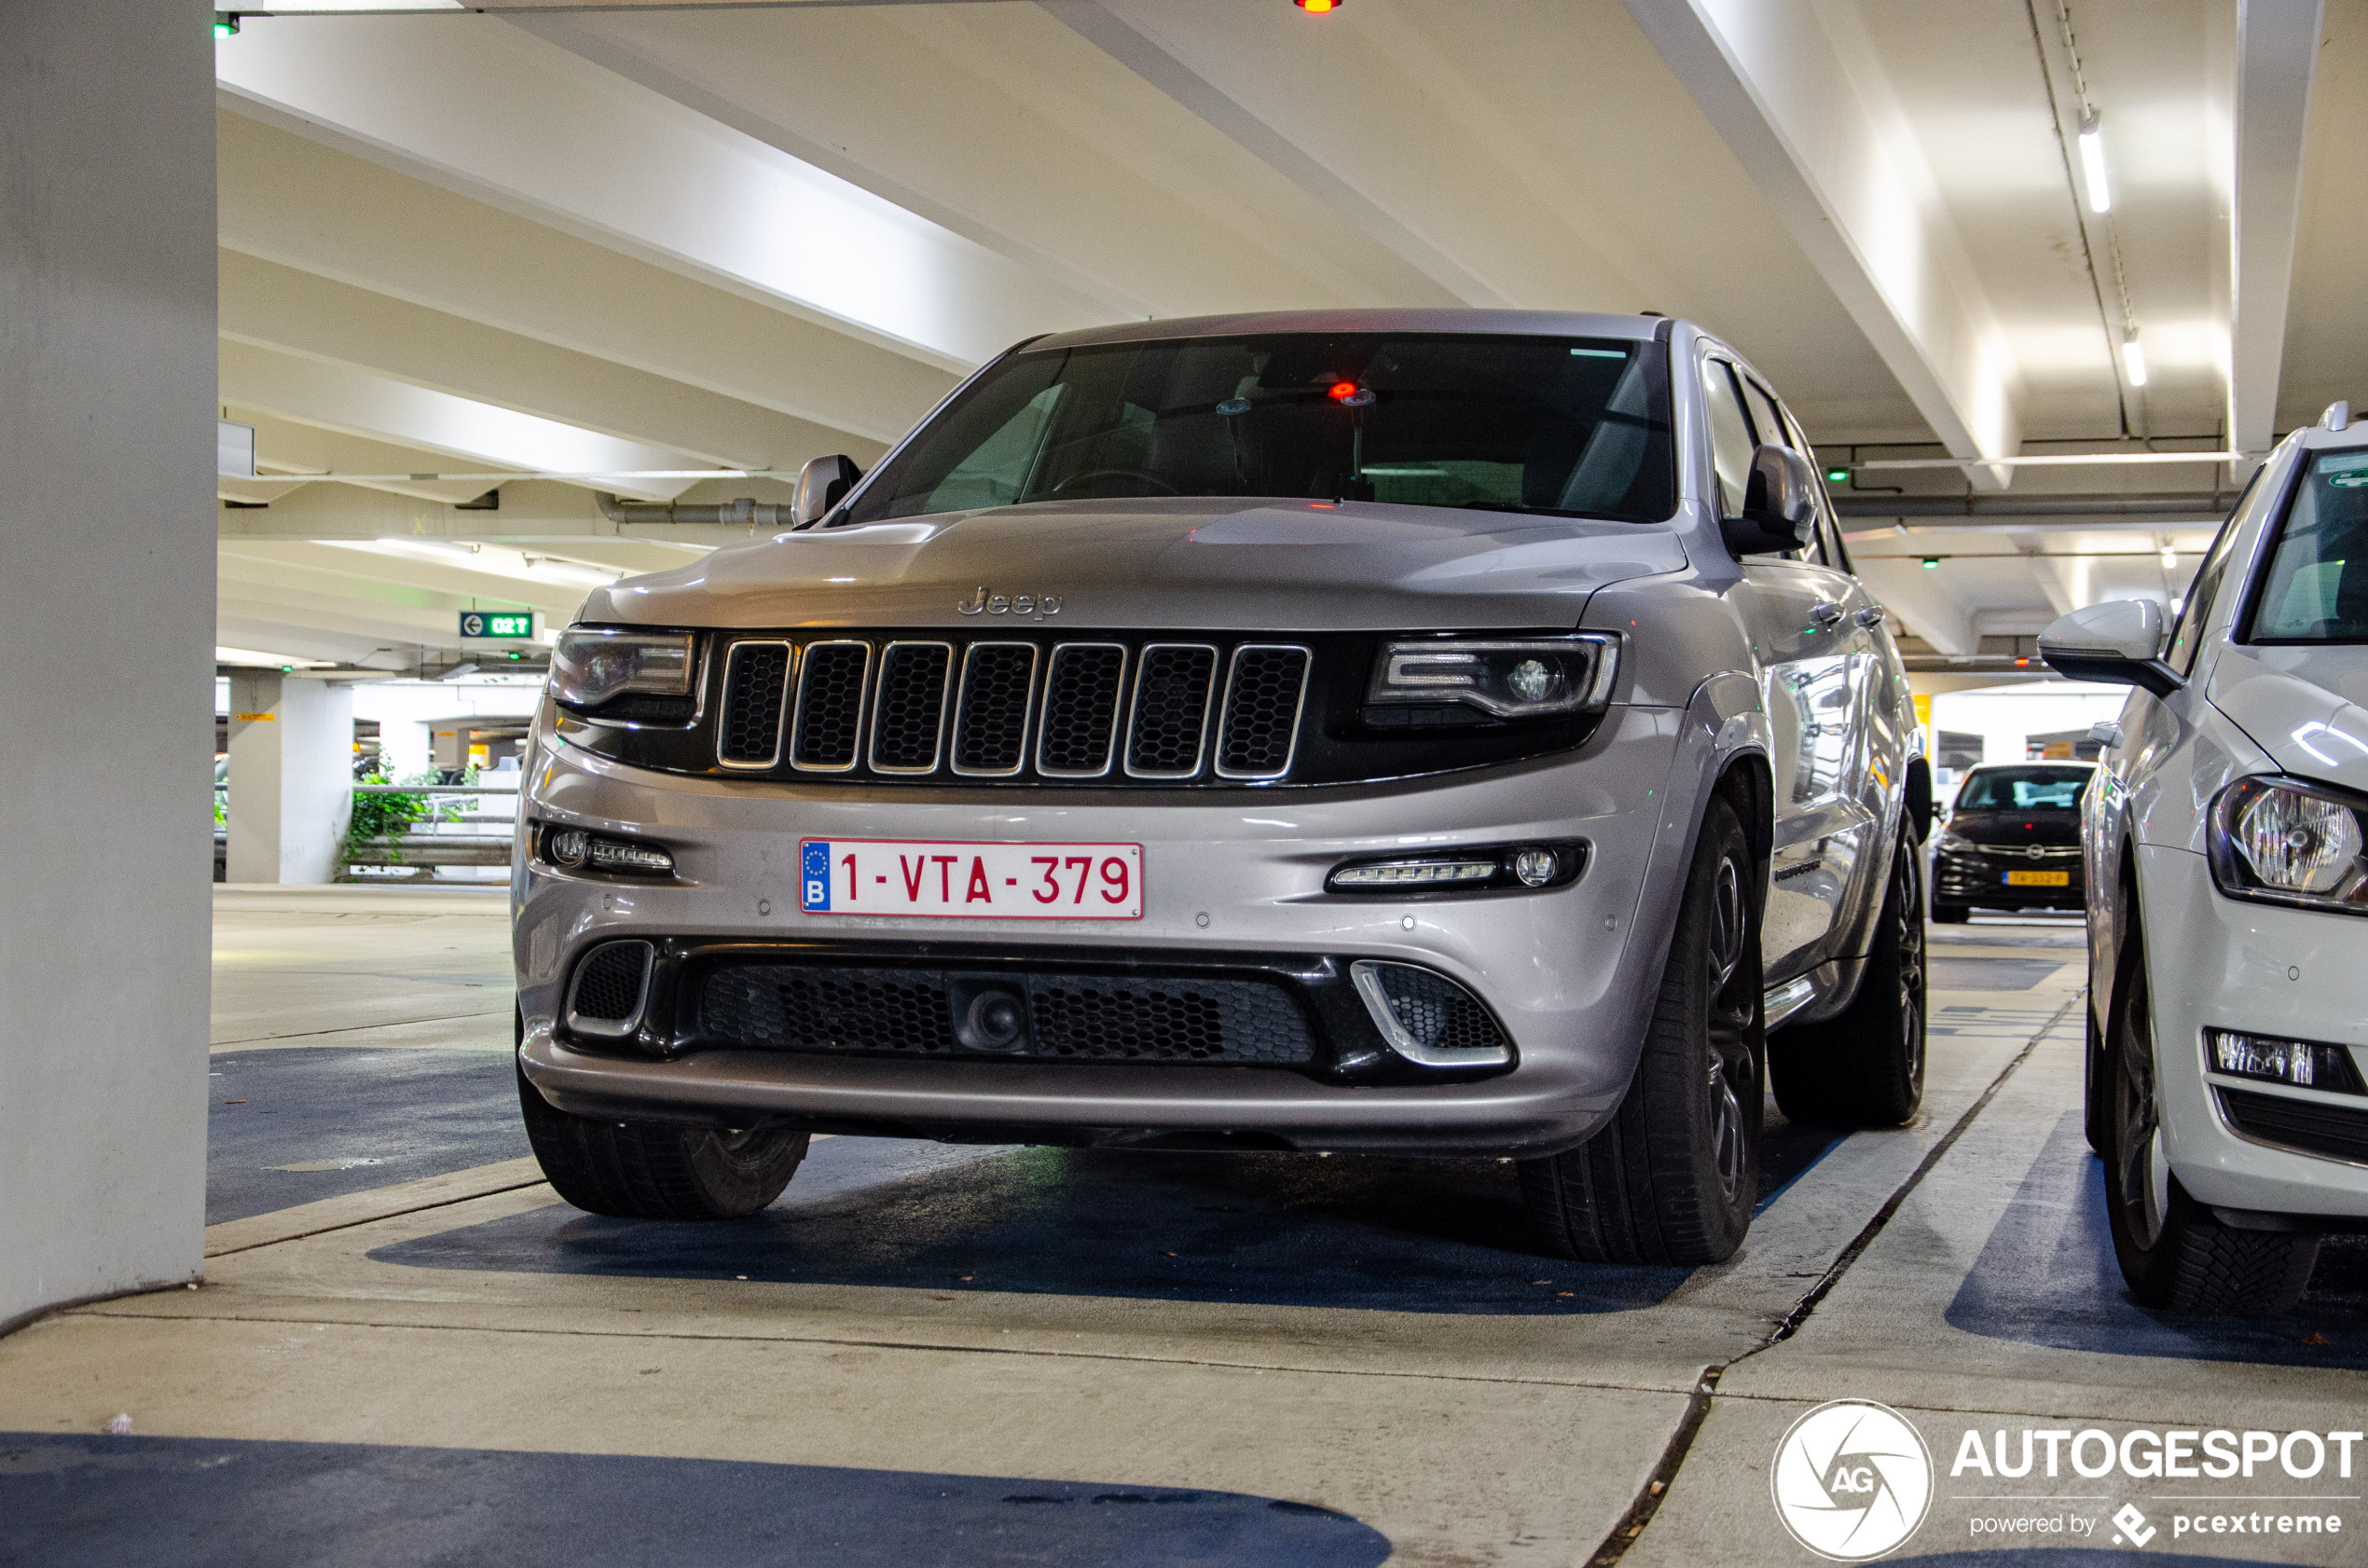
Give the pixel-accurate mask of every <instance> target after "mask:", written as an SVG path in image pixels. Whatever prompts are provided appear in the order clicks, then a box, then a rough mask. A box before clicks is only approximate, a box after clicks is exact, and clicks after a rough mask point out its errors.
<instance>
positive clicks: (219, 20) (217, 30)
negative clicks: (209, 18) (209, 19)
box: [213, 11, 239, 38]
mask: <svg viewBox="0 0 2368 1568" xmlns="http://www.w3.org/2000/svg"><path fill="white" fill-rule="evenodd" d="M213 35H214V36H215V37H217V38H235V37H237V36H238V35H239V13H238V12H236V11H216V12H214V13H213Z"/></svg>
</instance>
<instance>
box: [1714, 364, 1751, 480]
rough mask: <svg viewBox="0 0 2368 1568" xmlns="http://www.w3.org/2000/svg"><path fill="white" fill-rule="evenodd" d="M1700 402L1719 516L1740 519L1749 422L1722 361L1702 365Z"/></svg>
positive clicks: (1731, 370) (1732, 374) (1748, 452)
mask: <svg viewBox="0 0 2368 1568" xmlns="http://www.w3.org/2000/svg"><path fill="white" fill-rule="evenodd" d="M1702 400H1703V402H1704V403H1705V404H1706V405H1707V406H1708V408H1709V413H1710V450H1711V461H1712V462H1713V464H1714V466H1715V467H1716V468H1717V470H1718V514H1719V516H1722V517H1740V516H1742V515H1743V491H1744V489H1745V488H1746V487H1747V486H1748V485H1749V484H1750V483H1751V474H1752V447H1753V446H1754V442H1753V440H1752V427H1751V421H1750V420H1746V419H1745V418H1744V417H1743V405H1742V398H1741V397H1740V396H1739V395H1738V394H1737V392H1736V391H1735V371H1734V367H1733V366H1731V365H1729V364H1728V363H1727V362H1726V361H1725V360H1718V359H1713V360H1704V361H1703V362H1702Z"/></svg>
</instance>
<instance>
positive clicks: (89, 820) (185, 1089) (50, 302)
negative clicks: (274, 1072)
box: [0, 0, 218, 1330]
mask: <svg viewBox="0 0 2368 1568" xmlns="http://www.w3.org/2000/svg"><path fill="white" fill-rule="evenodd" d="M0 17H4V18H5V22H6V28H7V37H6V47H5V48H0V257H5V258H6V259H5V261H0V671H5V679H4V680H0V736H6V737H7V741H6V744H0V820H6V821H7V822H8V823H10V824H12V826H13V829H14V831H13V832H11V833H10V835H9V840H8V854H7V869H6V871H5V872H0V998H5V1005H0V1330H5V1329H6V1328H7V1327H9V1326H10V1325H11V1324H12V1323H13V1322H15V1321H18V1320H21V1319H22V1318H23V1317H25V1316H27V1315H29V1314H34V1313H37V1312H39V1311H41V1310H43V1309H45V1308H48V1307H51V1306H55V1305H57V1304H59V1303H61V1302H64V1301H72V1300H82V1299H87V1298H92V1297H99V1296H109V1295H117V1294H120V1293H122V1292H125V1291H130V1290H137V1289H143V1288H155V1287H158V1286H167V1285H172V1284H175V1283H177V1282H179V1281H182V1280H186V1279H192V1278H195V1277H196V1276H197V1275H198V1273H199V1272H200V1269H201V1267H202V1260H203V1252H204V1223H205V1135H206V1103H205V1101H206V1095H205V1086H206V1078H205V1072H206V1065H205V1064H206V997H207V992H208V989H209V986H208V955H207V941H208V934H209V929H210V925H211V919H212V904H211V899H212V892H211V880H210V879H211V875H212V866H211V861H212V860H213V853H212V848H211V841H212V837H213V807H212V791H210V789H209V788H208V782H209V781H208V777H207V775H208V772H209V770H210V766H211V760H212V758H213V746H212V744H211V738H210V736H209V735H208V733H207V732H208V730H209V729H210V727H211V726H212V724H213V686H212V681H213V631H214V627H213V618H214V616H213V579H214V539H215V534H216V531H217V528H216V523H215V516H216V514H217V510H218V508H217V507H216V504H215V502H214V496H213V440H214V433H213V421H214V400H215V397H216V395H217V392H216V382H215V366H214V212H213V190H214V186H213V180H214V175H213V129H214V128H213V41H212V36H211V29H210V23H211V20H212V19H211V18H210V17H209V16H208V14H207V10H206V8H205V7H200V6H198V5H195V4H191V3H189V0H8V3H7V6H6V7H0Z"/></svg>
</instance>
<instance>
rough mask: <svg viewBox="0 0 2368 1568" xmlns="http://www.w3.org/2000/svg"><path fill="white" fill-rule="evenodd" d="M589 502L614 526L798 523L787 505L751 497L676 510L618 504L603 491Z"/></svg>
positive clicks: (661, 504)
mask: <svg viewBox="0 0 2368 1568" xmlns="http://www.w3.org/2000/svg"><path fill="white" fill-rule="evenodd" d="M592 499H593V500H595V501H597V502H599V503H600V516H603V517H606V518H607V519H608V520H609V521H611V522H613V523H617V524H625V523H703V524H704V523H714V524H721V525H723V527H726V528H745V529H774V528H780V529H785V528H788V527H789V526H790V525H791V524H792V523H793V522H795V521H796V520H797V518H796V511H795V508H793V507H792V506H791V505H789V504H788V503H787V502H783V503H781V504H779V505H776V504H774V503H773V502H769V501H758V500H756V499H755V498H753V497H751V496H742V497H741V498H740V499H739V500H737V501H727V502H722V503H720V504H710V505H705V506H678V505H676V504H675V503H674V502H670V501H667V502H655V503H650V502H639V501H619V500H618V499H617V498H616V497H614V496H613V495H611V494H609V493H608V492H607V491H605V490H594V491H593V492H592Z"/></svg>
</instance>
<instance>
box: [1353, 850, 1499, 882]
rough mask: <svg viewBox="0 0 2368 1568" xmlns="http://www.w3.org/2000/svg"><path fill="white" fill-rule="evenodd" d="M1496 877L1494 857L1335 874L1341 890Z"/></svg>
mask: <svg viewBox="0 0 2368 1568" xmlns="http://www.w3.org/2000/svg"><path fill="white" fill-rule="evenodd" d="M1495 874H1496V861H1495V860H1494V857H1492V858H1490V859H1488V860H1383V861H1379V862H1376V863H1369V864H1366V865H1361V866H1342V867H1341V869H1340V870H1338V871H1336V872H1334V873H1332V879H1331V880H1332V886H1333V887H1336V888H1338V887H1355V888H1367V887H1442V886H1453V885H1455V884H1458V883H1464V884H1469V883H1475V882H1486V881H1487V880H1488V879H1489V878H1490V877H1493V876H1494V875H1495Z"/></svg>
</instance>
